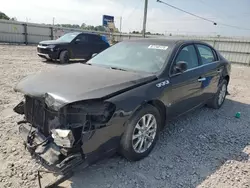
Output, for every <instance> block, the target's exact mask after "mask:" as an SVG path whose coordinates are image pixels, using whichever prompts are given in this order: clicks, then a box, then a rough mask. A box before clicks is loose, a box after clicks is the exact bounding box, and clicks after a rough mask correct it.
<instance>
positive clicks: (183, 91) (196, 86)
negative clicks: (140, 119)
mask: <svg viewBox="0 0 250 188" xmlns="http://www.w3.org/2000/svg"><path fill="white" fill-rule="evenodd" d="M179 61H185V62H186V63H187V64H188V67H187V70H186V71H185V72H183V73H178V72H176V71H175V69H174V67H175V64H176V63H177V62H179ZM202 75H203V70H202V68H201V66H200V64H199V60H198V56H197V52H196V49H195V47H194V45H193V44H188V45H186V46H183V47H182V48H181V49H180V50H179V52H177V56H176V58H175V60H174V61H173V65H172V66H171V70H170V78H169V87H167V88H166V89H167V90H168V92H167V93H166V99H167V103H166V105H167V108H168V109H169V110H168V112H169V114H168V115H170V117H176V116H179V115H181V114H183V113H185V112H187V111H189V110H191V109H193V108H194V107H196V106H198V105H199V104H201V102H202V98H201V94H202V93H201V86H202V81H201V79H202Z"/></svg>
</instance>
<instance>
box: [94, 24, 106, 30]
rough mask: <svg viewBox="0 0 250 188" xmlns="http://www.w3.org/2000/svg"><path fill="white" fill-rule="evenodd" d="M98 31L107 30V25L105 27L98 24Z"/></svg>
mask: <svg viewBox="0 0 250 188" xmlns="http://www.w3.org/2000/svg"><path fill="white" fill-rule="evenodd" d="M95 30H96V31H106V29H105V27H103V26H102V25H98V26H96V27H95Z"/></svg>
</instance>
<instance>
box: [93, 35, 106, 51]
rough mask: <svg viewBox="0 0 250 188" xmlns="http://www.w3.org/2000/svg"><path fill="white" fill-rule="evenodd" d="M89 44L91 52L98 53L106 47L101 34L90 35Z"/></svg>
mask: <svg viewBox="0 0 250 188" xmlns="http://www.w3.org/2000/svg"><path fill="white" fill-rule="evenodd" d="M89 38H90V40H89V46H90V49H91V53H92V54H94V53H99V52H101V51H103V50H105V49H106V48H107V43H106V42H104V41H103V40H102V39H101V36H98V35H90V37H89Z"/></svg>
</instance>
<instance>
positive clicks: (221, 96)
mask: <svg viewBox="0 0 250 188" xmlns="http://www.w3.org/2000/svg"><path fill="white" fill-rule="evenodd" d="M227 85H228V82H227V80H225V79H224V80H223V81H222V82H221V83H220V85H219V88H218V91H217V93H216V94H215V96H214V97H213V98H212V99H211V100H210V101H209V102H208V103H207V106H208V107H210V108H213V109H219V108H220V107H221V106H222V105H223V103H224V101H225V98H226V95H227Z"/></svg>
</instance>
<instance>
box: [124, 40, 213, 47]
mask: <svg viewBox="0 0 250 188" xmlns="http://www.w3.org/2000/svg"><path fill="white" fill-rule="evenodd" d="M127 41H128V42H138V43H144V42H145V43H152V44H168V45H173V46H174V45H176V44H180V43H203V44H206V45H209V44H207V43H205V42H202V41H199V40H191V39H176V38H173V39H169V38H140V39H128V40H126V42H127ZM209 46H210V45H209Z"/></svg>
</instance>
